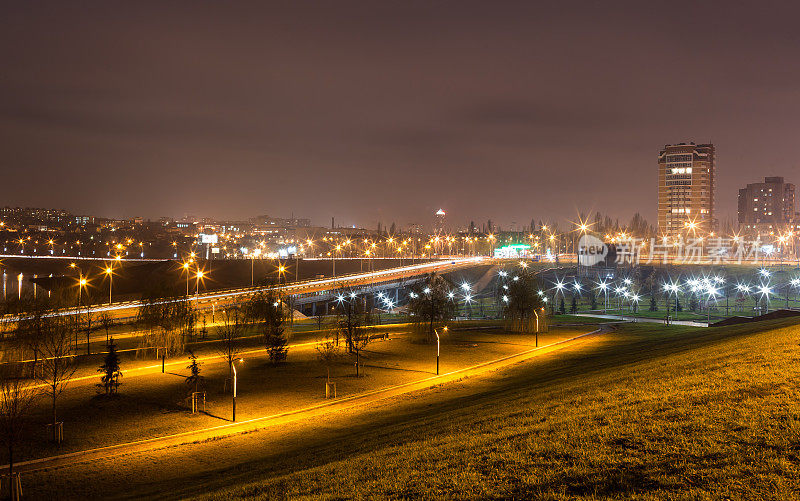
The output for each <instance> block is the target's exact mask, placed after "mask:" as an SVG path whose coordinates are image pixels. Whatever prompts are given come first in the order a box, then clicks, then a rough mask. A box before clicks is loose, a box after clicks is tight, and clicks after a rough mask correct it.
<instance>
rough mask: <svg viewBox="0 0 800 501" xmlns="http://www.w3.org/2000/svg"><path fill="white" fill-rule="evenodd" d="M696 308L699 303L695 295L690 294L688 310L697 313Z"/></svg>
mask: <svg viewBox="0 0 800 501" xmlns="http://www.w3.org/2000/svg"><path fill="white" fill-rule="evenodd" d="M698 306H699V303H698V301H697V295H696V294H694V293H692V295H691V296H689V309H690V310H692V311H697V307H698Z"/></svg>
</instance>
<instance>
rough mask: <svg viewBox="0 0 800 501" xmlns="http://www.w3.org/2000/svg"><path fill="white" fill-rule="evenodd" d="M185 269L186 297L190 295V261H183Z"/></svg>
mask: <svg viewBox="0 0 800 501" xmlns="http://www.w3.org/2000/svg"><path fill="white" fill-rule="evenodd" d="M183 270H184V271H185V272H186V297H189V263H183Z"/></svg>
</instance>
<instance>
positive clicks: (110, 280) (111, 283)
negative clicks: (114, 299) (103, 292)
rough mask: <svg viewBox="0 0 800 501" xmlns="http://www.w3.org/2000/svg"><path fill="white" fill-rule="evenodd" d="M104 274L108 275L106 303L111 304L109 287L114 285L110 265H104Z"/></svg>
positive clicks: (112, 271)
mask: <svg viewBox="0 0 800 501" xmlns="http://www.w3.org/2000/svg"><path fill="white" fill-rule="evenodd" d="M105 271H106V275H108V304H109V305H111V288H112V287H113V285H114V270H113V269H112V268H111V266H106V270H105Z"/></svg>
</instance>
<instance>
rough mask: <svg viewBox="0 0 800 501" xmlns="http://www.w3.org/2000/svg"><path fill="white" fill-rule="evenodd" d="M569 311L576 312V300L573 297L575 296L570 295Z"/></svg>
mask: <svg viewBox="0 0 800 501" xmlns="http://www.w3.org/2000/svg"><path fill="white" fill-rule="evenodd" d="M569 312H570V313H577V312H578V300H577V299H576V298H575V296H572V302H571V303H570V305H569Z"/></svg>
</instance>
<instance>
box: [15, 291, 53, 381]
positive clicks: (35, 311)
mask: <svg viewBox="0 0 800 501" xmlns="http://www.w3.org/2000/svg"><path fill="white" fill-rule="evenodd" d="M20 307H21V308H20V312H19V313H18V314H19V316H20V320H19V322H18V324H17V337H16V340H17V342H18V343H19V345H20V348H21V349H23V350H24V349H27V350H30V351H31V353H32V354H33V364H34V370H35V368H36V365H38V362H39V343H40V342H41V339H42V330H43V328H44V324H45V323H46V321H47V312H48V305H47V303H46V301H44V300H42V299H37V298H32V297H31V298H23V301H22V302H21V303H20Z"/></svg>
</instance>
